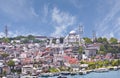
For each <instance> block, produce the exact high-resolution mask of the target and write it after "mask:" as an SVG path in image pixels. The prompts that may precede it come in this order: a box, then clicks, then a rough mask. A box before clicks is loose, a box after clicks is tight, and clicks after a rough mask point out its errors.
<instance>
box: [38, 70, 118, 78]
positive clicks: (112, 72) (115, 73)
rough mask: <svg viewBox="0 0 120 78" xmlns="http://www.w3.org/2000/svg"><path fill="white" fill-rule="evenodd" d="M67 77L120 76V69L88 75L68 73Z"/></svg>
mask: <svg viewBox="0 0 120 78" xmlns="http://www.w3.org/2000/svg"><path fill="white" fill-rule="evenodd" d="M66 77H67V78H120V70H118V71H109V72H104V73H95V72H92V73H89V74H86V75H75V76H71V75H68V76H66ZM40 78H41V77H40ZM42 78H43V77H42ZM48 78H57V77H48Z"/></svg>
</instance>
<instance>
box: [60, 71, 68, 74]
mask: <svg viewBox="0 0 120 78" xmlns="http://www.w3.org/2000/svg"><path fill="white" fill-rule="evenodd" d="M61 74H62V75H69V74H70V72H68V71H63V72H61Z"/></svg>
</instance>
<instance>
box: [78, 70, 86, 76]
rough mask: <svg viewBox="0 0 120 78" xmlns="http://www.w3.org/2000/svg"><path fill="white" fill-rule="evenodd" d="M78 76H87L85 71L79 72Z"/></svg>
mask: <svg viewBox="0 0 120 78" xmlns="http://www.w3.org/2000/svg"><path fill="white" fill-rule="evenodd" d="M79 74H80V75H85V74H87V71H85V70H84V71H79Z"/></svg>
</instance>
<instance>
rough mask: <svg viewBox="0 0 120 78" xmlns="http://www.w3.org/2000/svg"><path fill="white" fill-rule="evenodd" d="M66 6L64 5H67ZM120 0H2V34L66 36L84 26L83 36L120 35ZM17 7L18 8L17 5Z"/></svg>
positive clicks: (0, 21)
mask: <svg viewBox="0 0 120 78" xmlns="http://www.w3.org/2000/svg"><path fill="white" fill-rule="evenodd" d="M63 5H64V6H63ZM119 5H120V1H119V0H109V1H108V0H104V1H103V0H97V1H93V0H90V1H89V2H88V1H87V0H84V1H83V0H74V1H73V0H69V1H64V0H60V1H56V0H53V1H50V0H45V1H44V0H40V1H34V0H18V1H16V2H15V1H14V0H10V1H9V0H4V1H3V0H0V18H1V19H0V36H3V35H4V27H5V26H6V25H7V26H8V30H9V32H8V34H9V36H10V37H14V36H19V35H30V34H32V35H45V36H54V37H55V36H65V35H66V34H68V33H69V32H70V31H72V30H77V29H78V27H79V26H80V25H82V26H83V27H84V33H83V35H84V36H85V37H90V38H92V31H93V30H94V31H96V36H97V37H107V38H110V37H115V38H118V39H119V38H120V34H119V31H120V14H119V13H120V9H119ZM16 6H17V7H16Z"/></svg>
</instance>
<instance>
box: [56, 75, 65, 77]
mask: <svg viewBox="0 0 120 78" xmlns="http://www.w3.org/2000/svg"><path fill="white" fill-rule="evenodd" d="M57 78H67V77H65V76H61V75H60V76H58V77H57Z"/></svg>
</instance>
